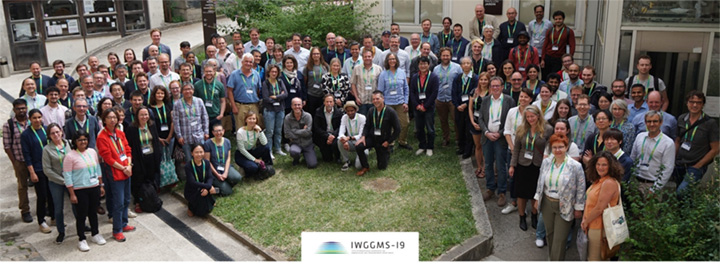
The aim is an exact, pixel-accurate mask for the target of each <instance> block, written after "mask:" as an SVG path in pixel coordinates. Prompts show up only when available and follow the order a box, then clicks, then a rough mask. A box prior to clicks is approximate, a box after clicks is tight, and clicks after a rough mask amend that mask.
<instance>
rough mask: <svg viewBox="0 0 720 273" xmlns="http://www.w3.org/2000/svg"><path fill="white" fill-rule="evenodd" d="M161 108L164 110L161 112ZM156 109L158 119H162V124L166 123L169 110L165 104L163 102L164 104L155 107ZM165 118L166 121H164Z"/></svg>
mask: <svg viewBox="0 0 720 273" xmlns="http://www.w3.org/2000/svg"><path fill="white" fill-rule="evenodd" d="M159 108H162V112H160V110H159ZM155 109H157V112H158V119H160V124H165V122H167V112H166V111H165V104H164V103H163V105H162V106H160V107H155ZM163 119H164V120H165V121H163Z"/></svg>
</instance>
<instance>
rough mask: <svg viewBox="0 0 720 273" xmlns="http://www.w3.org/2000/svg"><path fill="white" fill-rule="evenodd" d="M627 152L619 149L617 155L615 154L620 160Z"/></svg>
mask: <svg viewBox="0 0 720 273" xmlns="http://www.w3.org/2000/svg"><path fill="white" fill-rule="evenodd" d="M624 154H625V152H624V151H623V150H622V149H619V150H618V151H617V153H615V154H614V156H615V158H617V159H620V157H621V156H623V155H624Z"/></svg>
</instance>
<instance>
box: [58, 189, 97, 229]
mask: <svg viewBox="0 0 720 273" xmlns="http://www.w3.org/2000/svg"><path fill="white" fill-rule="evenodd" d="M48 186H50V195H51V196H52V200H53V206H54V207H55V215H54V217H55V223H56V225H57V230H58V232H59V233H65V218H64V217H63V203H64V201H65V194H67V192H68V190H67V188H66V187H65V185H60V184H58V183H54V182H50V183H48ZM99 198H100V196H98V200H99ZM72 212H73V216H75V217H76V218H77V211H76V210H75V207H74V206H73V207H72ZM83 228H85V224H83Z"/></svg>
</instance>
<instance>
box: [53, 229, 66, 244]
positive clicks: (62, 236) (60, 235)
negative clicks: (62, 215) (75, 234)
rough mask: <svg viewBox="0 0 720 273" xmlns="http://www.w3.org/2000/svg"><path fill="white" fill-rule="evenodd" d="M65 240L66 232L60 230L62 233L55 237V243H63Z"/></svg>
mask: <svg viewBox="0 0 720 273" xmlns="http://www.w3.org/2000/svg"><path fill="white" fill-rule="evenodd" d="M63 241H65V233H62V232H60V234H58V236H57V237H56V238H55V244H56V245H59V244H62V242H63Z"/></svg>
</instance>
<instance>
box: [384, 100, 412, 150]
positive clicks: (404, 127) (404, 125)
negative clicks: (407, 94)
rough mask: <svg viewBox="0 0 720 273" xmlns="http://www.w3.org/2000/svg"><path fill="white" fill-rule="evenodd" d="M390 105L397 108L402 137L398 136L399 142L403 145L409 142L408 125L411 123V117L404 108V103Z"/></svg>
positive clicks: (394, 108)
mask: <svg viewBox="0 0 720 273" xmlns="http://www.w3.org/2000/svg"><path fill="white" fill-rule="evenodd" d="M388 106H390V108H392V109H393V110H395V113H397V116H398V120H399V121H400V137H398V142H399V143H400V144H401V145H404V144H407V136H408V130H409V129H410V128H409V127H408V125H410V117H409V116H408V113H407V112H405V110H404V109H403V106H402V104H400V105H388ZM408 107H409V106H408Z"/></svg>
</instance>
